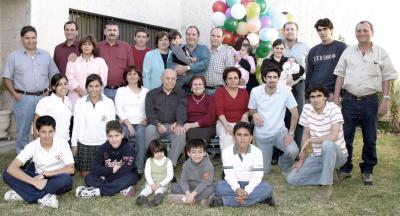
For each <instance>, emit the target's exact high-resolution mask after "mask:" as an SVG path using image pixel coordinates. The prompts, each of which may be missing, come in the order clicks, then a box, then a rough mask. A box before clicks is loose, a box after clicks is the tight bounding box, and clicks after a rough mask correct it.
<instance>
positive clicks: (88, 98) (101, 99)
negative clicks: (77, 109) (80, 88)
mask: <svg viewBox="0 0 400 216" xmlns="http://www.w3.org/2000/svg"><path fill="white" fill-rule="evenodd" d="M99 101H103V94H100V100H99ZM86 102H91V103H93V102H92V100H91V99H90V96H89V95H88V96H86Z"/></svg>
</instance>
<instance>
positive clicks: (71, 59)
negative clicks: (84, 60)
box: [68, 53, 78, 62]
mask: <svg viewBox="0 0 400 216" xmlns="http://www.w3.org/2000/svg"><path fill="white" fill-rule="evenodd" d="M77 58H78V56H77V55H76V54H75V53H71V54H69V56H68V61H69V62H75V61H76V59H77Z"/></svg>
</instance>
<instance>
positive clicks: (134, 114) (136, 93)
mask: <svg viewBox="0 0 400 216" xmlns="http://www.w3.org/2000/svg"><path fill="white" fill-rule="evenodd" d="M123 77H124V80H125V83H126V84H127V85H126V86H125V87H121V88H119V89H118V91H117V93H116V95H115V108H116V111H117V115H118V117H119V119H121V121H122V123H123V125H124V135H125V137H126V138H127V139H128V140H129V142H130V143H133V141H132V140H131V138H134V139H135V140H134V142H135V150H136V162H135V163H136V167H137V170H138V173H139V174H142V173H143V170H144V158H145V154H146V144H145V141H144V130H145V128H146V125H147V122H146V113H145V108H144V104H145V98H146V94H147V92H148V91H149V90H148V89H147V88H144V87H143V83H142V76H141V74H140V73H138V72H137V69H136V67H135V66H133V65H131V66H128V67H127V68H126V69H125V70H124V73H123Z"/></svg>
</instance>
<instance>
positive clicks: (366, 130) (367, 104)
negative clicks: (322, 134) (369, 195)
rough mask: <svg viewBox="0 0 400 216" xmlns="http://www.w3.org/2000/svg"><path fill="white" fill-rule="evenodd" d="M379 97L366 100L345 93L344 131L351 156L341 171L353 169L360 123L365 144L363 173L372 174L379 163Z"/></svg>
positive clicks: (361, 165) (362, 164) (361, 166)
mask: <svg viewBox="0 0 400 216" xmlns="http://www.w3.org/2000/svg"><path fill="white" fill-rule="evenodd" d="M378 105H379V99H378V97H377V96H375V97H371V98H368V99H365V100H356V99H354V98H352V97H351V96H349V95H347V94H345V95H344V97H343V105H342V114H343V118H344V124H343V133H344V139H345V141H346V148H347V152H348V153H349V156H348V158H347V162H346V164H345V165H344V166H343V167H341V168H340V171H341V172H346V173H350V172H351V171H352V169H353V162H352V159H353V140H354V135H355V132H356V127H357V125H358V124H360V125H361V131H362V136H363V142H364V146H363V149H362V160H363V162H361V163H360V169H361V173H364V174H372V172H373V168H374V166H375V165H376V164H377V163H378V158H377V156H376V128H377V120H378V114H377V113H378Z"/></svg>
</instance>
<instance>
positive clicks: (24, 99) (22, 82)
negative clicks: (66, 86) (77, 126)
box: [3, 26, 58, 153]
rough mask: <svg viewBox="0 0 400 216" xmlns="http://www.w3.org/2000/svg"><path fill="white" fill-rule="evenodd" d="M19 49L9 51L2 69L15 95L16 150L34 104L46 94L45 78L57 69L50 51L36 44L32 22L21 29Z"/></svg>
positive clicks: (21, 145) (25, 135)
mask: <svg viewBox="0 0 400 216" xmlns="http://www.w3.org/2000/svg"><path fill="white" fill-rule="evenodd" d="M20 35H21V42H22V45H23V48H22V49H19V50H16V51H14V52H12V53H11V54H10V55H9V56H8V57H7V61H6V64H5V66H4V70H3V82H4V86H5V88H6V89H7V91H9V92H10V94H11V96H12V97H13V98H14V99H15V103H14V107H13V112H14V116H15V122H16V130H17V140H16V149H17V153H19V152H20V151H21V150H22V149H23V148H24V147H25V145H26V144H27V143H28V142H29V134H30V132H31V126H32V122H33V117H34V114H35V108H36V105H37V103H38V101H39V100H40V99H42V97H43V96H45V95H48V92H49V89H48V88H49V79H50V78H51V77H52V76H53V75H54V74H56V73H58V69H57V66H56V64H55V63H54V61H53V59H52V58H51V56H50V54H49V53H48V52H46V51H44V50H42V49H39V48H37V47H36V45H37V33H36V29H35V28H34V27H33V26H24V27H22V29H21V34H20Z"/></svg>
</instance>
